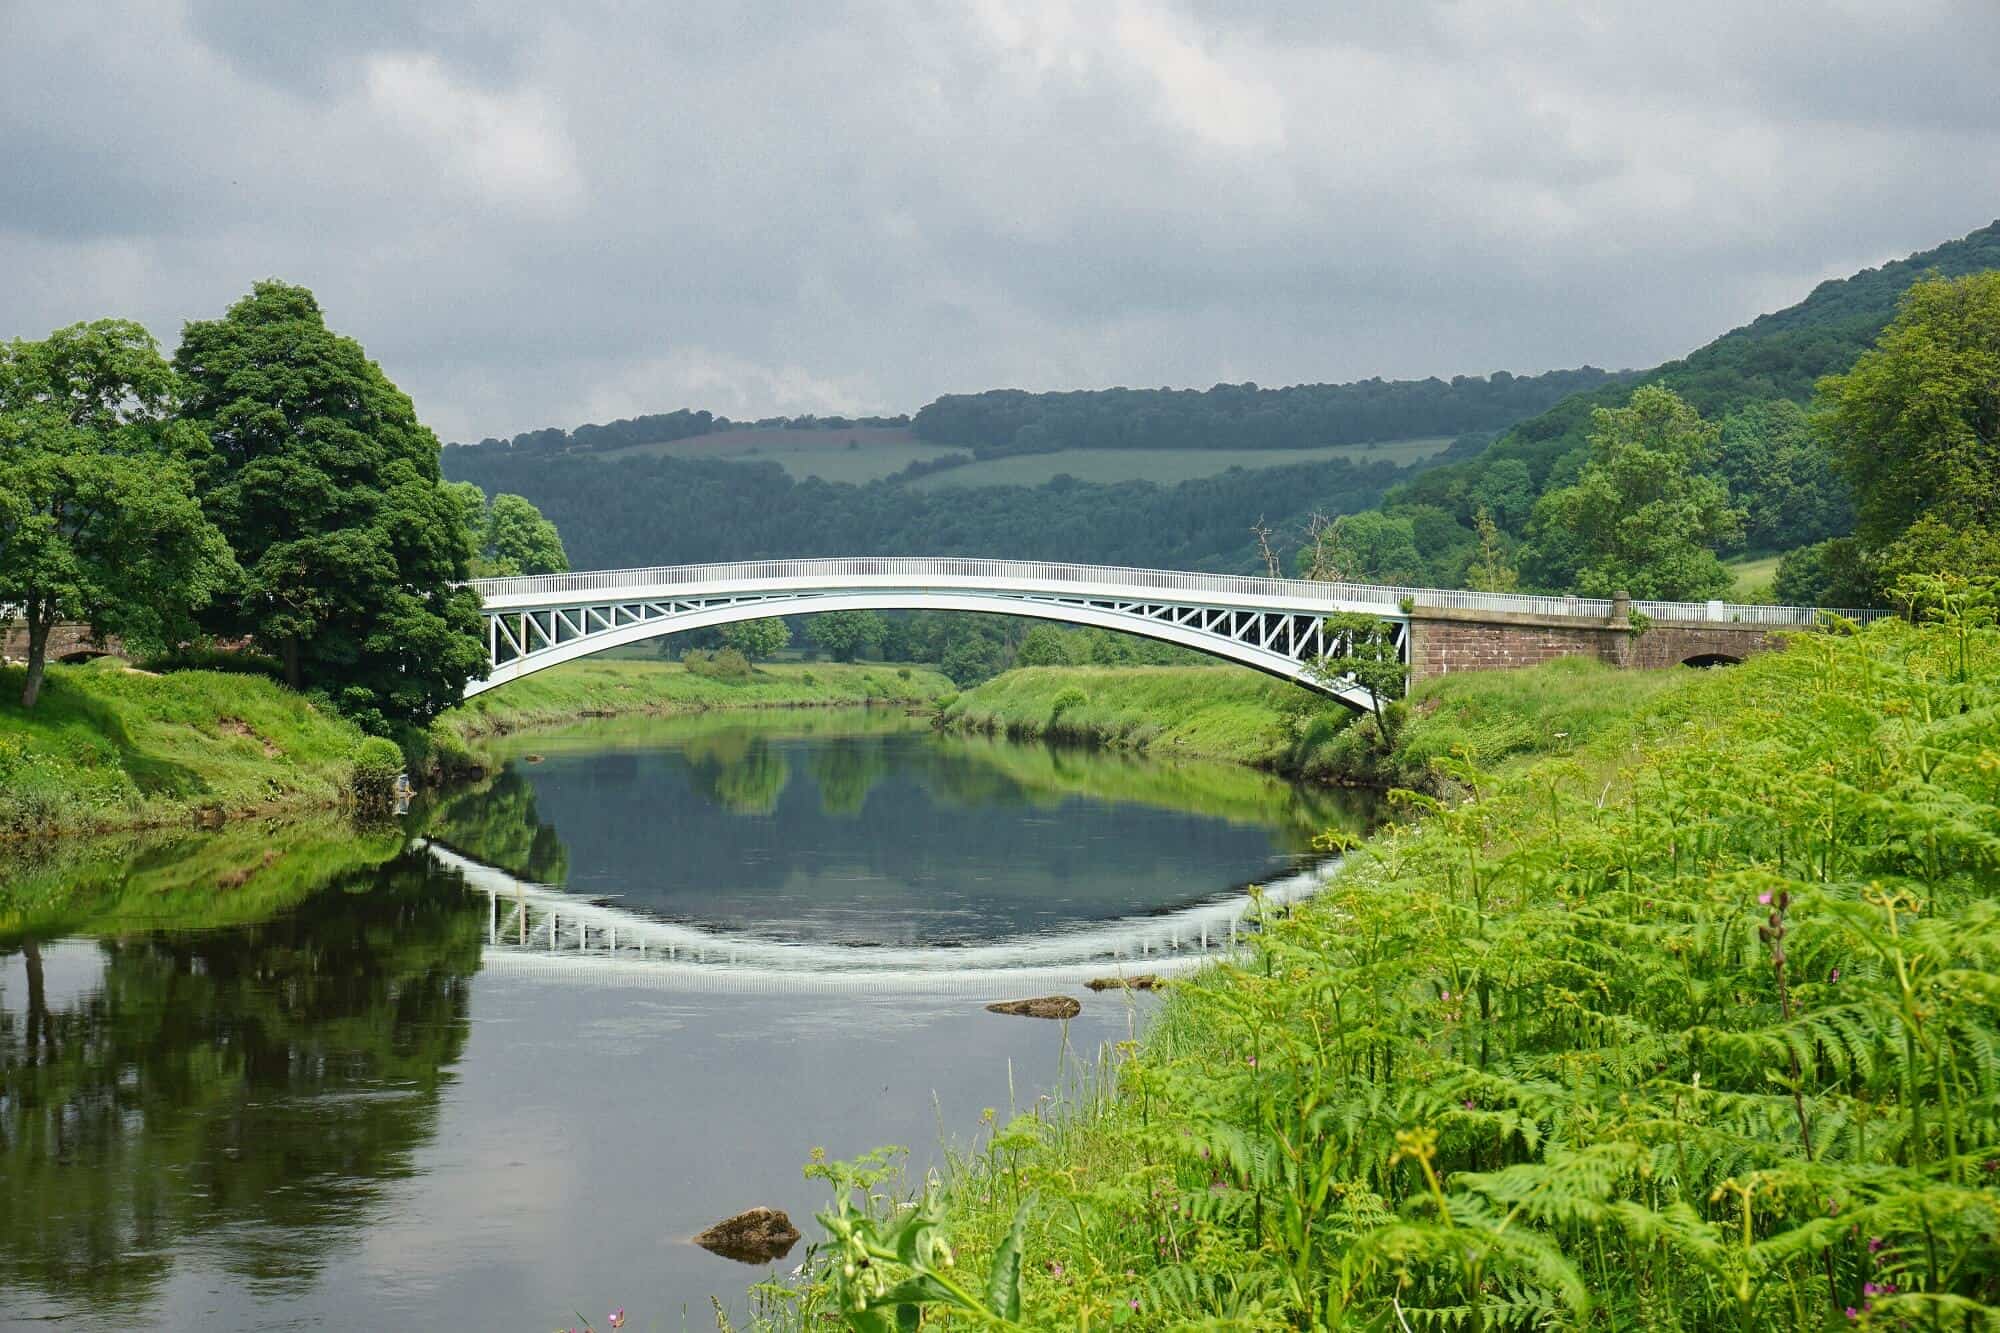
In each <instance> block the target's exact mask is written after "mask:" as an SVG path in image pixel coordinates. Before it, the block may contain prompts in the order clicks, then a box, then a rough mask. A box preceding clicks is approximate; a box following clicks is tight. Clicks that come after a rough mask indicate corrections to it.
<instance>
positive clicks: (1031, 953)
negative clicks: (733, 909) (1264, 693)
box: [420, 842, 1335, 998]
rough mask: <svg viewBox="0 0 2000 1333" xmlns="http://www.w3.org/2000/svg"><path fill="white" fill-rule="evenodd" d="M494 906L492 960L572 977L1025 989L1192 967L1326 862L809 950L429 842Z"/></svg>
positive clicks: (763, 985) (619, 981) (666, 983)
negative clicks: (913, 938)
mask: <svg viewBox="0 0 2000 1333" xmlns="http://www.w3.org/2000/svg"><path fill="white" fill-rule="evenodd" d="M420 845H422V846H423V847H425V848H426V849H427V850H428V851H429V853H430V855H431V856H432V857H433V858H434V859H435V860H436V861H437V862H438V863H439V864H440V865H442V866H444V867H445V868H447V869H449V870H452V871H454V872H456V873H457V874H458V875H459V876H461V877H462V878H463V880H464V882H465V885H466V887H467V888H468V889H470V890H472V891H474V892H477V893H481V894H484V895H485V896H486V897H487V899H488V902H487V905H486V917H487V927H486V929H487V950H486V959H485V966H487V967H489V968H492V967H496V966H497V967H504V968H508V969H510V970H518V971H523V972H536V973H542V974H547V975H551V976H559V977H561V978H562V979H563V980H564V981H565V982H570V981H599V982H605V983H609V984H616V985H621V986H625V985H635V984H636V985H656V986H660V987H663V988H668V989H674V990H700V991H774V990H784V991H814V990H844V989H861V990H871V991H894V990H922V991H926V992H936V991H940V990H949V991H960V992H993V993H994V995H995V997H996V998H998V997H999V996H1000V993H1001V992H1002V991H1005V992H1008V993H1017V992H1018V991H1019V990H1020V989H1022V988H1023V987H1036V986H1056V987H1060V986H1075V985H1079V984H1081V983H1083V982H1085V981H1089V980H1092V979H1095V978H1098V977H1121V976H1122V977H1133V976H1139V975H1142V974H1151V975H1154V976H1174V975H1178V974H1183V973H1186V972H1190V971H1192V970H1194V969H1195V968H1198V967H1200V966H1201V965H1202V964H1204V963H1206V962H1208V961H1211V960H1212V959H1214V958H1216V957H1219V956H1220V955H1222V954H1224V953H1226V952H1228V951H1230V950H1231V949H1233V948H1234V947H1235V946H1236V945H1237V944H1238V942H1239V941H1240V940H1241V939H1242V937H1243V936H1244V934H1245V933H1246V932H1248V931H1254V930H1255V929H1257V925H1258V920H1259V914H1260V913H1261V914H1263V915H1265V916H1274V915H1276V914H1278V913H1281V912H1283V911H1285V910H1286V909H1287V908H1288V907H1289V906H1290V905H1291V904H1293V903H1296V902H1299V901H1301V900H1303V899H1305V898H1308V897H1311V896H1312V895H1313V894H1314V893H1316V892H1318V890H1319V888H1320V887H1321V886H1322V885H1323V884H1324V883H1325V882H1326V880H1327V878H1328V876H1329V875H1331V873H1332V872H1333V869H1334V864H1335V863H1334V862H1333V861H1332V860H1328V861H1325V862H1322V863H1320V864H1318V865H1316V866H1313V867H1311V868H1308V869H1305V870H1301V871H1297V872H1295V873H1293V874H1290V875H1287V876H1284V877H1282V878H1280V879H1277V880H1274V881H1273V882H1271V883H1269V884H1267V885H1262V886H1259V890H1258V892H1257V893H1255V894H1254V895H1253V894H1252V893H1251V892H1249V891H1248V889H1247V888H1246V889H1245V890H1242V891H1236V892H1231V893H1228V894H1224V895H1219V896H1217V897H1216V898H1213V899H1210V900H1209V901H1207V902H1204V903H1200V904H1197V905H1195V906H1192V907H1182V908H1176V909H1173V910H1171V911H1166V912H1160V913H1152V914H1146V915H1139V916H1131V917H1126V918H1122V919H1120V920H1117V921H1113V922H1106V923H1100V924H1094V925H1089V926H1082V927H1075V928H1071V929H1068V930H1061V931H1053V932H1048V933H1045V934H1037V935H1027V936H1023V937H1022V938H1020V939H1018V940H1011V941H1007V942H1004V943H999V944H980V945H965V946H952V945H940V946H935V947H917V948H912V947H908V946H901V945H897V946H881V947H876V946H870V945H828V944H801V943H792V942H787V941H781V940H771V939H763V938H760V937H758V936H755V935H747V934H741V933H730V932H722V931H715V930H707V929H703V928H701V927H699V926H690V925H683V924H677V923H674V922H669V921H661V920H658V919H657V918H654V917H650V916H646V915H643V914H640V913H637V912H632V911H628V910H626V909H624V908H622V907H619V906H617V905H616V904H615V903H614V902H611V901H607V900H598V899H591V898H586V897H583V896H581V895H578V894H572V893H566V892H564V891H563V890H561V889H557V888H552V887H550V886H548V885H544V884H536V883H533V882H531V881H528V880H524V879H520V878H518V877H516V876H514V875H511V874H509V873H508V872H507V871H505V870H501V869H498V868H496V867H494V866H489V865H485V864H483V863H481V862H478V861H474V860H472V859H471V858H469V857H466V856H462V855H460V854H459V853H458V852H455V851H453V850H452V849H450V848H449V847H446V846H444V845H443V844H441V843H437V842H425V843H420Z"/></svg>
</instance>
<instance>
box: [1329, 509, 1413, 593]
mask: <svg viewBox="0 0 2000 1333" xmlns="http://www.w3.org/2000/svg"><path fill="white" fill-rule="evenodd" d="M1298 563H1299V571H1300V573H1302V574H1305V575H1306V576H1307V577H1315V574H1314V571H1315V570H1317V571H1319V575H1317V576H1320V577H1331V578H1335V579H1344V580H1351V581H1356V582H1364V583H1401V584H1414V585H1422V584H1425V583H1428V582H1429V581H1430V573H1429V570H1428V569H1427V568H1426V567H1425V564H1424V557H1423V553H1422V552H1421V551H1419V550H1418V549H1417V536H1416V529H1415V527H1414V525H1412V523H1411V522H1410V520H1409V519H1408V518H1406V517H1402V516H1398V515H1390V514H1384V513H1382V512H1381V511H1380V510H1375V509H1367V510H1363V511H1362V512H1361V513H1358V514H1343V515H1341V516H1340V517H1339V518H1337V519H1335V520H1334V521H1333V522H1332V523H1330V524H1328V525H1327V526H1325V527H1323V528H1321V529H1319V531H1318V532H1317V534H1315V540H1314V543H1313V545H1312V546H1310V547H1307V548H1304V549H1302V550H1301V551H1300V552H1299V558H1298Z"/></svg>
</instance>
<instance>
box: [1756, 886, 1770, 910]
mask: <svg viewBox="0 0 2000 1333" xmlns="http://www.w3.org/2000/svg"><path fill="white" fill-rule="evenodd" d="M1757 901H1758V902H1759V903H1760V904H1762V905H1763V906H1765V907H1769V906H1770V905H1771V894H1770V891H1769V890H1766V891H1765V892H1763V893H1760V894H1758V895H1757Z"/></svg>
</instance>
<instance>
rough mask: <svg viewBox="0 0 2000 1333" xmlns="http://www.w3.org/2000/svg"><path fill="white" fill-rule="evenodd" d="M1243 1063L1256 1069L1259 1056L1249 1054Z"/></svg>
mask: <svg viewBox="0 0 2000 1333" xmlns="http://www.w3.org/2000/svg"><path fill="white" fill-rule="evenodd" d="M1243 1063H1244V1064H1246V1065H1249V1066H1250V1067H1251V1068H1252V1069H1255V1068H1256V1067H1257V1057H1256V1056H1254V1055H1252V1056H1247V1057H1245V1059H1244V1061H1243Z"/></svg>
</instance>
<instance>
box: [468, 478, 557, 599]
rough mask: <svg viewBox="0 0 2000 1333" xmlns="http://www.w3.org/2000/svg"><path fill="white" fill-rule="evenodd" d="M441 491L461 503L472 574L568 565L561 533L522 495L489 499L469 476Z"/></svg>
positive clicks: (544, 571) (492, 575)
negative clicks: (489, 500) (468, 478)
mask: <svg viewBox="0 0 2000 1333" xmlns="http://www.w3.org/2000/svg"><path fill="white" fill-rule="evenodd" d="M445 490H446V492H447V493H449V494H450V495H451V497H452V499H453V500H454V502H455V503H456V504H457V505H458V507H459V513H460V523H461V525H462V527H463V529H464V531H465V542H466V549H467V551H468V552H469V553H470V555H469V559H468V566H469V568H470V569H471V571H472V576H473V577H474V578H510V577H512V576H514V575H516V574H560V573H562V572H564V571H565V570H567V569H568V568H569V556H568V555H567V554H566V553H565V552H564V551H563V544H562V534H561V533H559V532H557V531H556V525H555V524H553V523H551V522H549V521H548V520H547V519H546V518H543V517H542V511H541V510H539V509H537V508H535V506H534V505H533V504H532V503H531V502H530V501H529V500H528V499H526V498H525V497H523V496H519V495H504V494H503V495H496V496H494V497H493V500H492V502H491V503H490V504H489V503H488V502H487V499H486V492H484V491H482V490H480V489H479V487H477V486H475V485H473V484H472V483H471V482H469V481H453V482H447V483H445Z"/></svg>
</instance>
